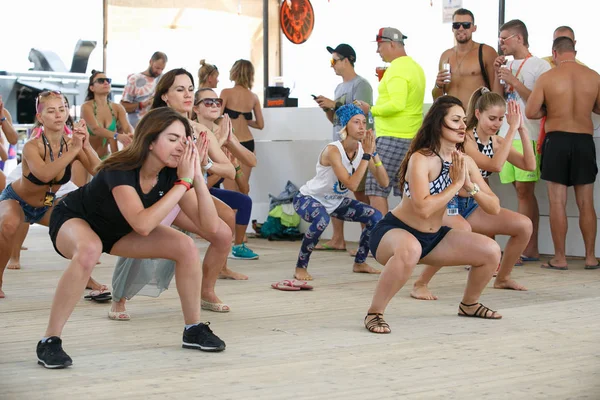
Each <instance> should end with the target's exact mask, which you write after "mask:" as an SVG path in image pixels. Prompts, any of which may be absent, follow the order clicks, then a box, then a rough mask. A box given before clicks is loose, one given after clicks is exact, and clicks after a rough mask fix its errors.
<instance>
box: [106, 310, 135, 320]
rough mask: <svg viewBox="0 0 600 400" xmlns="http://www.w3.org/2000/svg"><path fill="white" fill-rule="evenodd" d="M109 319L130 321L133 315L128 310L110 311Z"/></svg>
mask: <svg viewBox="0 0 600 400" xmlns="http://www.w3.org/2000/svg"><path fill="white" fill-rule="evenodd" d="M108 319H112V320H113V321H129V320H130V319H131V315H129V313H128V312H127V311H109V312H108Z"/></svg>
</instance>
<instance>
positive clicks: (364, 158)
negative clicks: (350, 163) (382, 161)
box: [362, 153, 371, 161]
mask: <svg viewBox="0 0 600 400" xmlns="http://www.w3.org/2000/svg"><path fill="white" fill-rule="evenodd" d="M362 159H363V160H367V161H370V160H371V155H370V154H369V153H364V154H363V156H362Z"/></svg>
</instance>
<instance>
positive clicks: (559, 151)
mask: <svg viewBox="0 0 600 400" xmlns="http://www.w3.org/2000/svg"><path fill="white" fill-rule="evenodd" d="M541 170H542V179H543V180H545V181H549V182H554V183H559V184H561V185H565V186H573V185H587V184H590V183H594V182H595V181H596V175H597V174H598V165H597V164H596V146H595V145H594V139H593V137H592V135H589V134H585V133H569V132H560V131H554V132H548V133H547V134H546V138H545V139H544V143H543V147H542V162H541Z"/></svg>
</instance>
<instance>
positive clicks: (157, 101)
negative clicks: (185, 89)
mask: <svg viewBox="0 0 600 400" xmlns="http://www.w3.org/2000/svg"><path fill="white" fill-rule="evenodd" d="M179 75H187V76H188V77H189V78H190V81H192V86H194V77H193V76H192V74H190V73H189V72H188V71H187V70H185V69H184V68H176V69H172V70H170V71H169V72H167V73H166V74H164V75H163V76H162V78H160V80H159V81H158V84H157V85H156V91H155V92H154V99H153V100H152V107H151V109H155V108H159V107H167V103H166V102H165V101H164V100H163V99H162V95H163V94H165V93H167V92H168V91H169V89H170V88H171V86H173V83H174V82H175V78H176V77H178V76H179Z"/></svg>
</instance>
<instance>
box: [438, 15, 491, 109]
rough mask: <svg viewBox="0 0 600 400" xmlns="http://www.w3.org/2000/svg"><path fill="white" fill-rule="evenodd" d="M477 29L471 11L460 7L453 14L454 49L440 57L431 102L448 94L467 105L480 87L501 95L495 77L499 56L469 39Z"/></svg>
mask: <svg viewBox="0 0 600 400" xmlns="http://www.w3.org/2000/svg"><path fill="white" fill-rule="evenodd" d="M476 30H477V25H475V17H474V16H473V13H472V12H471V11H469V10H467V9H464V8H461V9H458V10H456V11H455V12H454V15H453V17H452V32H453V33H454V39H455V40H456V46H454V47H452V48H450V49H448V50H446V51H444V52H443V53H442V55H441V57H440V63H439V70H440V72H439V73H438V75H437V78H436V80H435V87H434V88H433V90H432V91H431V94H432V95H433V99H434V100H435V99H437V98H438V97H440V96H442V95H444V94H449V95H451V96H454V97H458V98H459V99H460V101H462V103H463V104H469V99H470V98H471V95H472V94H473V92H474V91H475V90H476V89H477V88H480V87H481V86H485V87H487V88H488V89H490V90H492V91H494V92H496V93H498V94H500V95H501V94H502V85H500V84H499V82H498V80H497V79H495V76H494V60H495V59H496V57H498V53H497V52H496V50H494V49H493V48H492V47H490V46H488V45H486V44H483V43H477V42H474V41H473V39H472V36H473V33H474V32H475V31H476ZM479 57H481V62H482V63H483V66H484V68H483V69H482V68H481V65H480V62H479V60H480V59H479ZM445 63H450V73H448V71H447V70H445V69H443V65H444V64H445ZM444 81H446V82H447V81H450V83H444Z"/></svg>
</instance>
